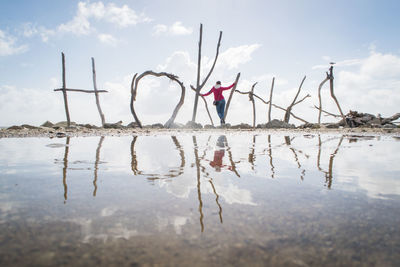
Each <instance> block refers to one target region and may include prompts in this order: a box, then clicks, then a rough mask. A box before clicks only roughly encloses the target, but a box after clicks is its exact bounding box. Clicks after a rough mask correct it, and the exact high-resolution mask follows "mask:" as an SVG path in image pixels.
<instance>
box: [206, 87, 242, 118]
mask: <svg viewBox="0 0 400 267" xmlns="http://www.w3.org/2000/svg"><path fill="white" fill-rule="evenodd" d="M234 85H235V83H233V84H232V85H230V86H228V87H222V86H221V82H220V81H218V82H217V83H216V84H215V85H214V86H213V88H211V90H210V91H208V93H205V94H200V95H201V96H208V95H210V94H211V93H214V104H215V106H216V108H217V113H218V116H219V118H220V119H221V124H225V120H224V114H225V98H224V96H223V95H222V91H224V90H229V89H231V88H232V87H233V86H234Z"/></svg>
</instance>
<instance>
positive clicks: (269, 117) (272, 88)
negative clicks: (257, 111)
mask: <svg viewBox="0 0 400 267" xmlns="http://www.w3.org/2000/svg"><path fill="white" fill-rule="evenodd" d="M274 84H275V77H273V78H272V84H271V90H270V91H269V101H268V102H269V106H268V122H270V121H271V108H272V93H273V91H274Z"/></svg>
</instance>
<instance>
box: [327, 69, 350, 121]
mask: <svg viewBox="0 0 400 267" xmlns="http://www.w3.org/2000/svg"><path fill="white" fill-rule="evenodd" d="M329 78H330V80H329V85H330V91H331V97H332V98H333V100H334V101H335V103H336V105H337V107H338V109H339V112H340V115H341V116H342V119H343V121H344V122H346V118H345V116H344V114H343V112H342V109H341V108H340V105H339V101H338V100H337V98H336V96H335V93H334V92H333V79H334V78H333V66H331V67H330V68H329Z"/></svg>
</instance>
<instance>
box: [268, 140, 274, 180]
mask: <svg viewBox="0 0 400 267" xmlns="http://www.w3.org/2000/svg"><path fill="white" fill-rule="evenodd" d="M268 156H269V165H270V166H271V178H274V177H275V166H274V164H273V163H272V148H271V135H270V134H269V135H268Z"/></svg>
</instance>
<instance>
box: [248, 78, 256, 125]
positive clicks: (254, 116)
mask: <svg viewBox="0 0 400 267" xmlns="http://www.w3.org/2000/svg"><path fill="white" fill-rule="evenodd" d="M256 84H257V83H254V84H253V86H252V87H251V91H250V94H249V98H250V101H251V102H252V104H253V128H255V127H256V104H255V102H254V97H253V92H254V87H255V86H256Z"/></svg>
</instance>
